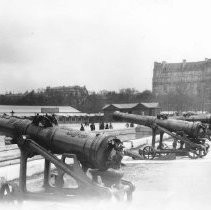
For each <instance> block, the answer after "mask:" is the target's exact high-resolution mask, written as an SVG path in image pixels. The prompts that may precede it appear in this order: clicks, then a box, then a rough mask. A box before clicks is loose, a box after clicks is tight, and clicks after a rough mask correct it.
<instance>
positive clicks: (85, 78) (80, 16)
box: [0, 0, 211, 93]
mask: <svg viewBox="0 0 211 210" xmlns="http://www.w3.org/2000/svg"><path fill="white" fill-rule="evenodd" d="M210 10H211V1H210V0H207V1H206V0H199V1H194V0H105V1H101V0H34V1H33V0H18V1H17V0H9V1H6V0H0V92H1V93H4V92H5V91H13V92H19V91H25V90H31V89H37V88H44V87H46V86H49V85H50V86H60V85H66V86H68V85H86V87H87V88H88V89H89V90H95V91H98V90H102V89H108V90H119V89H120V88H126V87H131V88H136V89H138V90H140V91H143V90H145V89H151V86H152V72H153V65H154V61H158V62H162V61H163V60H165V61H167V62H181V61H182V59H186V60H187V61H198V60H204V59H205V57H207V58H211V29H210V27H211V24H210V23H211V12H210Z"/></svg>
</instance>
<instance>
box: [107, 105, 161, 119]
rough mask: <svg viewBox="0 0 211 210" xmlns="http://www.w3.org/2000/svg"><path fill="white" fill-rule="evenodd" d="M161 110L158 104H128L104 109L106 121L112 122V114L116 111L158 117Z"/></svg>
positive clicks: (108, 106) (109, 106)
mask: <svg viewBox="0 0 211 210" xmlns="http://www.w3.org/2000/svg"><path fill="white" fill-rule="evenodd" d="M160 110H161V108H160V107H159V104H158V103H128V104H108V105H106V106H104V107H103V112H104V118H105V121H112V116H111V115H112V113H113V112H115V111H120V112H125V113H129V114H138V115H149V116H156V115H157V114H159V113H160Z"/></svg>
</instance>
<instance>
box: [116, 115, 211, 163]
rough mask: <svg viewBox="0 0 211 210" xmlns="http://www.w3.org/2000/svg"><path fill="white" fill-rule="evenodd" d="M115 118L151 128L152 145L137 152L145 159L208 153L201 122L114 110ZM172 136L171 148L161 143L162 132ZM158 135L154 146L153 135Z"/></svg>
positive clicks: (196, 156) (194, 155)
mask: <svg viewBox="0 0 211 210" xmlns="http://www.w3.org/2000/svg"><path fill="white" fill-rule="evenodd" d="M113 118H114V119H115V120H122V121H126V122H132V123H136V124H139V125H144V126H147V127H150V128H152V145H147V146H145V147H144V148H143V149H139V154H140V155H142V156H143V157H144V158H145V159H154V158H155V157H156V156H166V155H167V154H175V155H187V156H189V157H190V158H194V159H195V158H201V157H203V156H205V155H207V153H208V149H209V144H207V143H206V140H208V137H207V132H206V126H205V125H203V124H202V123H201V122H198V121H197V122H187V121H182V120H175V119H161V118H160V117H154V116H141V115H135V114H127V113H121V112H114V113H113ZM164 133H167V134H168V135H170V136H171V137H172V138H173V144H172V148H168V146H167V145H166V144H164V143H163V134H164ZM157 134H159V135H160V139H159V145H158V146H157V148H156V144H155V139H156V138H155V137H156V135H157Z"/></svg>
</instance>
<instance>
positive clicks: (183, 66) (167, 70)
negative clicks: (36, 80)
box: [152, 59, 211, 111]
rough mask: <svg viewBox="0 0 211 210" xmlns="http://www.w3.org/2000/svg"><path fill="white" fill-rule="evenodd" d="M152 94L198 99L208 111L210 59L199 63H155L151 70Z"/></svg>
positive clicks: (210, 98) (210, 86)
mask: <svg viewBox="0 0 211 210" xmlns="http://www.w3.org/2000/svg"><path fill="white" fill-rule="evenodd" d="M152 90H153V93H154V94H155V95H156V96H163V95H165V94H169V93H175V92H182V93H185V94H187V95H189V96H191V97H198V98H199V99H200V100H199V101H200V102H201V103H202V104H203V108H204V109H205V110H207V111H210V105H211V103H210V102H211V97H210V94H211V59H205V60H204V61H199V62H186V60H183V62H181V63H167V62H165V61H163V62H162V63H158V62H155V63H154V70H153V84H152Z"/></svg>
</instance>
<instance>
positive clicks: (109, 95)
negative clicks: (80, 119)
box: [0, 86, 155, 113]
mask: <svg viewBox="0 0 211 210" xmlns="http://www.w3.org/2000/svg"><path fill="white" fill-rule="evenodd" d="M152 101H155V98H154V96H153V94H152V92H151V91H149V90H145V91H143V92H139V91H137V90H135V89H134V88H126V89H120V90H119V91H107V90H103V91H99V92H89V91H87V89H86V87H79V86H73V87H57V88H50V87H47V88H46V89H43V90H39V91H34V90H33V91H30V92H28V91H27V92H25V93H19V94H13V93H7V94H4V95H0V104H1V105H33V106H36V105H40V106H44V105H45V106H50V105H51V106H72V107H74V108H76V109H79V110H80V111H82V112H86V113H96V112H101V111H102V107H103V106H104V105H106V104H111V103H138V102H152Z"/></svg>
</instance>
